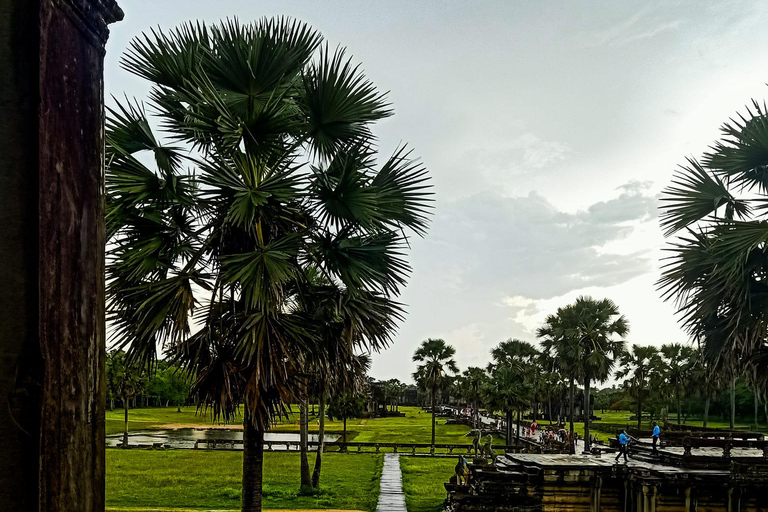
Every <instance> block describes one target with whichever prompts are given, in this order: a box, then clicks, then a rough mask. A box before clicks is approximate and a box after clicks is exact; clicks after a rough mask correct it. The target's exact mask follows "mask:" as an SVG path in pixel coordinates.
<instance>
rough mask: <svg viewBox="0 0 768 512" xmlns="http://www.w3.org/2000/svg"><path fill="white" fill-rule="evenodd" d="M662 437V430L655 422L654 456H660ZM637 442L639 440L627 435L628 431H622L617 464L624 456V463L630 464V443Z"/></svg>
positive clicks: (652, 435) (653, 432)
mask: <svg viewBox="0 0 768 512" xmlns="http://www.w3.org/2000/svg"><path fill="white" fill-rule="evenodd" d="M660 436H661V428H659V425H658V424H657V423H656V422H655V421H654V422H653V430H652V431H651V440H652V443H653V450H652V451H651V453H652V454H653V455H654V456H658V455H659V451H658V445H659V437H660ZM636 441H637V439H635V438H634V437H632V436H630V435H629V434H627V431H626V430H622V431H621V433H619V453H617V454H616V462H619V458H620V457H621V456H622V455H623V456H624V463H625V464H626V463H627V462H628V460H627V455H628V453H629V445H630V442H636Z"/></svg>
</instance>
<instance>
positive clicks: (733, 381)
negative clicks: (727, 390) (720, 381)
mask: <svg viewBox="0 0 768 512" xmlns="http://www.w3.org/2000/svg"><path fill="white" fill-rule="evenodd" d="M730 426H731V430H734V429H735V428H736V377H734V378H732V379H731V422H730Z"/></svg>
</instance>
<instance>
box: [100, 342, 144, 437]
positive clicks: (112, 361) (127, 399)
mask: <svg viewBox="0 0 768 512" xmlns="http://www.w3.org/2000/svg"><path fill="white" fill-rule="evenodd" d="M106 369H107V371H106V373H107V382H108V383H109V385H110V386H111V387H112V389H113V393H114V395H115V396H117V397H118V398H120V401H121V402H122V404H123V411H124V415H123V418H124V421H123V425H124V428H123V444H122V447H123V448H128V409H129V407H130V404H131V400H134V402H135V399H136V396H137V395H139V394H141V393H142V390H143V389H144V387H145V386H146V384H147V378H146V375H145V374H144V372H142V369H141V368H140V367H138V366H136V365H134V364H131V362H130V361H128V360H127V359H126V356H125V352H123V351H122V350H112V351H111V352H109V353H108V354H107V364H106ZM135 406H136V404H135V403H134V407H135Z"/></svg>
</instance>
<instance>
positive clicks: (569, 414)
mask: <svg viewBox="0 0 768 512" xmlns="http://www.w3.org/2000/svg"><path fill="white" fill-rule="evenodd" d="M575 393H576V390H575V383H574V379H573V377H571V388H570V391H569V395H570V396H569V398H570V402H571V403H570V410H569V411H568V422H569V423H570V427H571V448H572V447H573V431H574V428H573V413H574V409H575V404H574V402H575V401H576V397H575V396H574V395H575ZM571 448H569V451H570V452H571V453H573V451H572V450H571Z"/></svg>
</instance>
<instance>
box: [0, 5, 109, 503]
mask: <svg viewBox="0 0 768 512" xmlns="http://www.w3.org/2000/svg"><path fill="white" fill-rule="evenodd" d="M122 15H123V14H122V11H120V9H119V7H118V6H117V5H116V3H115V1H114V0H0V70H2V71H0V110H1V111H2V115H0V205H2V207H1V208H0V432H1V433H2V434H1V436H2V441H3V442H2V446H1V447H0V450H2V452H1V453H2V457H0V510H13V511H20V512H29V511H35V512H37V511H40V512H54V511H55V512H68V511H73V512H74V511H84V512H92V511H102V510H104V422H103V418H104V391H105V386H104V220H103V214H104V198H103V188H104V176H103V160H104V149H103V147H104V137H103V118H104V106H103V96H104V90H103V80H102V75H103V59H104V44H105V43H106V40H107V36H108V30H107V25H108V24H109V23H112V22H114V21H117V20H119V19H122Z"/></svg>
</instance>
